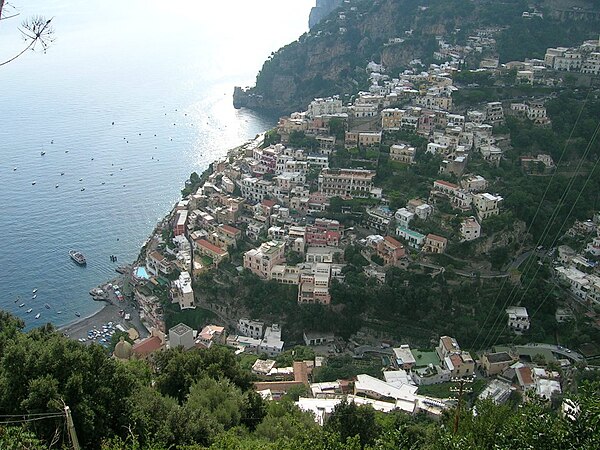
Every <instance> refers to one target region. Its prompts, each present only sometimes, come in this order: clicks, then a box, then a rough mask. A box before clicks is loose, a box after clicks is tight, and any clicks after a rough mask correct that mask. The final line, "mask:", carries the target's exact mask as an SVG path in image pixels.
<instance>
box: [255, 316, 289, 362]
mask: <svg viewBox="0 0 600 450" xmlns="http://www.w3.org/2000/svg"><path fill="white" fill-rule="evenodd" d="M283 344H284V342H283V341H282V340H281V328H279V325H277V324H275V323H274V324H273V325H271V326H270V327H267V329H266V330H265V335H264V337H263V339H262V341H261V342H260V345H259V346H258V353H259V354H261V353H266V354H267V355H268V356H277V355H279V354H280V353H281V352H282V351H283Z"/></svg>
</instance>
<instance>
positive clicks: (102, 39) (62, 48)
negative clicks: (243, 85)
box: [0, 0, 314, 78]
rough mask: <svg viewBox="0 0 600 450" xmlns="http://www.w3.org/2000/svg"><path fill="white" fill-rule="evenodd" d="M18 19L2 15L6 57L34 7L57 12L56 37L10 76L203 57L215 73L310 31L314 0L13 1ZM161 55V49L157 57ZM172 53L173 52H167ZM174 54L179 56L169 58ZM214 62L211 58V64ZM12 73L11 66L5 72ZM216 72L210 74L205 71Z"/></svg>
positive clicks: (256, 60)
mask: <svg viewBox="0 0 600 450" xmlns="http://www.w3.org/2000/svg"><path fill="white" fill-rule="evenodd" d="M12 3H13V4H15V5H16V6H17V8H18V10H19V11H20V13H21V17H20V18H15V19H11V20H6V21H2V22H0V60H4V59H6V58H8V57H10V56H12V54H14V53H15V50H17V51H18V49H19V48H22V46H23V43H22V41H21V38H20V34H19V32H18V30H17V28H18V26H19V24H20V22H21V20H22V18H25V17H27V16H30V15H32V14H42V15H44V16H47V17H54V20H53V23H54V28H55V29H56V42H55V43H54V44H53V45H52V47H51V48H50V50H49V51H48V54H47V55H45V56H44V55H27V56H25V55H24V57H23V58H21V60H20V61H19V64H15V65H12V64H11V66H14V67H11V69H9V70H8V71H7V70H6V69H3V70H1V71H0V78H1V77H2V75H3V74H2V73H1V72H2V71H4V72H5V73H4V75H9V73H11V72H13V71H15V72H14V73H15V74H18V73H19V72H20V70H21V69H24V70H28V69H29V68H30V67H31V65H32V64H35V67H38V68H39V65H40V64H42V67H43V66H44V65H46V64H49V65H53V64H62V65H63V68H64V65H72V64H74V62H75V61H80V62H81V64H86V65H90V64H91V65H94V64H96V63H97V62H98V61H104V62H106V63H108V62H110V63H112V64H113V65H114V66H119V65H123V64H124V65H130V64H136V61H137V60H139V61H140V64H143V65H146V64H148V62H149V61H151V60H152V59H153V55H156V56H157V58H160V59H159V60H157V61H154V62H155V63H157V64H181V61H182V55H185V56H186V58H187V59H189V61H190V63H192V64H193V63H194V60H195V59H196V58H198V57H201V58H202V64H200V65H201V66H202V67H203V70H204V71H205V72H206V69H205V68H206V67H207V66H209V67H211V69H209V70H212V71H213V73H212V76H219V75H223V74H227V73H231V72H236V71H237V72H240V71H243V72H248V73H256V71H257V70H258V69H259V68H260V66H261V64H262V62H263V61H264V59H265V58H266V57H267V56H268V55H269V54H270V53H271V52H272V51H274V50H277V49H278V48H280V47H281V46H283V45H285V44H286V43H288V42H290V41H292V40H295V39H296V38H297V37H298V36H299V35H300V34H302V33H303V32H305V31H307V28H308V25H307V24H308V14H309V11H310V8H311V6H313V5H314V0H260V1H248V0H218V1H214V2H208V1H200V0H170V1H168V2H165V1H164V0H163V1H158V0H126V1H123V0H103V1H101V2H100V1H87V0H86V1H84V0H77V1H75V0H49V1H42V0H28V1H25V0H14V1H13V2H12ZM158 55H160V56H158ZM165 55H167V56H165ZM170 55H173V59H171V58H170ZM207 62H208V64H206V63H207ZM6 72H9V73H6ZM204 75H206V76H210V75H211V74H209V73H205V74H204Z"/></svg>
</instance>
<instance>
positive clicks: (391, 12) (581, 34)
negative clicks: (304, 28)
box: [234, 0, 600, 114]
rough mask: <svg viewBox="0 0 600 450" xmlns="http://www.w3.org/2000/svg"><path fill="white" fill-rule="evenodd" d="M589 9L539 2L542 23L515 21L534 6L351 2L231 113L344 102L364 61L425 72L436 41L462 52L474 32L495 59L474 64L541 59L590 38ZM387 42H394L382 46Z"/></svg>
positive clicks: (593, 34)
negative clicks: (484, 38)
mask: <svg viewBox="0 0 600 450" xmlns="http://www.w3.org/2000/svg"><path fill="white" fill-rule="evenodd" d="M595 3H596V2H593V1H591V0H560V1H559V0H542V1H538V2H535V9H536V10H537V11H539V12H542V13H543V19H542V18H538V17H536V18H533V19H532V18H529V19H528V18H523V17H522V13H523V12H524V11H533V10H534V6H533V5H532V4H530V3H529V2H526V1H523V0H504V1H503V2H498V1H493V0H479V1H475V0H431V1H428V2H423V1H421V2H416V1H414V0H369V1H365V0H353V1H352V2H350V3H346V6H345V7H344V8H342V9H341V10H336V11H335V12H333V13H332V14H331V15H330V16H329V17H328V18H327V19H326V20H323V21H321V22H320V23H319V24H317V25H316V26H314V28H312V29H311V31H310V32H309V33H305V34H303V35H302V36H300V38H299V39H298V40H297V41H295V42H292V43H290V44H288V45H287V46H285V47H283V48H282V49H280V50H279V51H277V52H276V53H275V54H274V55H273V56H271V57H270V58H269V59H268V60H267V61H265V63H264V65H263V67H262V69H261V71H260V72H259V74H258V75H257V78H256V85H255V86H254V87H253V88H250V89H247V90H242V89H241V88H236V90H235V93H234V105H235V106H236V107H248V108H251V109H258V110H267V111H271V112H275V113H279V114H285V113H289V112H291V111H294V110H298V109H300V108H302V107H305V106H306V105H307V104H308V102H310V101H311V100H312V99H313V98H314V97H317V96H324V95H332V94H338V93H340V94H341V93H343V94H352V93H354V92H357V91H358V90H359V89H361V88H364V87H366V85H365V83H366V74H365V71H364V67H365V66H366V64H367V63H368V62H369V61H375V62H381V63H383V64H384V65H385V66H386V67H387V68H388V69H389V71H390V73H391V74H394V73H397V72H398V71H399V70H402V69H404V68H406V67H408V64H409V62H410V61H411V60H413V59H415V58H416V59H420V60H422V62H423V63H424V64H428V63H430V62H433V61H434V60H433V53H434V52H435V51H436V50H437V49H438V43H437V40H436V37H442V38H443V39H444V40H445V41H447V42H449V43H451V44H463V43H466V39H467V38H468V37H469V36H470V35H471V34H472V33H473V32H475V31H476V30H478V29H481V28H488V29H489V28H493V29H495V31H496V40H497V46H496V52H495V54H492V55H482V56H492V57H498V58H499V60H500V62H501V63H502V62H507V61H511V60H517V59H521V60H522V59H523V58H525V57H537V58H543V56H544V52H545V50H546V48H547V47H551V46H565V45H573V44H575V43H577V42H581V41H582V40H584V39H591V38H597V37H598V36H597V31H598V29H599V27H598V25H599V24H600V9H599V8H598V6H597V5H596V4H595ZM340 11H341V12H340ZM391 38H401V39H402V42H401V43H396V44H391V45H390V44H389V40H390V39H391ZM468 63H469V64H477V63H478V61H469V62H468Z"/></svg>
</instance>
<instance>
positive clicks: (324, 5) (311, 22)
mask: <svg viewBox="0 0 600 450" xmlns="http://www.w3.org/2000/svg"><path fill="white" fill-rule="evenodd" d="M341 5H342V0H317V4H316V6H313V7H312V9H311V10H310V16H309V17H308V28H313V27H314V26H315V25H317V24H318V23H319V22H320V21H321V20H323V19H324V18H325V17H327V16H328V15H329V14H331V12H332V11H334V10H335V9H337V8H339V7H340V6H341Z"/></svg>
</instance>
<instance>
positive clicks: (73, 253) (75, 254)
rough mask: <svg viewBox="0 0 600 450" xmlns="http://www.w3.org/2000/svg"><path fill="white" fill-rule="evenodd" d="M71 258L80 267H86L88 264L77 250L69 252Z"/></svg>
mask: <svg viewBox="0 0 600 450" xmlns="http://www.w3.org/2000/svg"><path fill="white" fill-rule="evenodd" d="M69 256H70V257H71V259H72V260H73V261H75V262H76V263H77V264H79V265H80V266H85V265H86V263H87V261H86V260H85V256H83V253H81V252H78V251H76V250H69Z"/></svg>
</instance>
